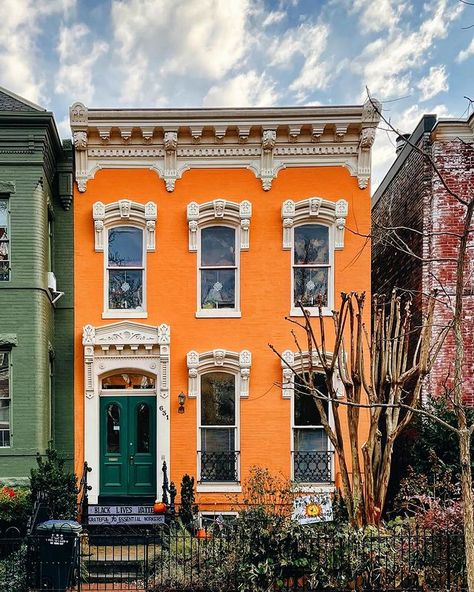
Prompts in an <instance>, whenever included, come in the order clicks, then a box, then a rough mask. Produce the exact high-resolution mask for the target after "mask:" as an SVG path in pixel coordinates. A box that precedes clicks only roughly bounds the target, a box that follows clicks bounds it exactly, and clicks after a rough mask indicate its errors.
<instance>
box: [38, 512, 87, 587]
mask: <svg viewBox="0 0 474 592" xmlns="http://www.w3.org/2000/svg"><path fill="white" fill-rule="evenodd" d="M81 531H82V526H81V525H80V524H79V523H78V522H75V521H74V520H47V521H46V522H43V523H41V524H39V525H38V526H37V527H36V531H35V534H36V535H37V542H38V572H37V575H38V577H37V581H38V584H39V589H40V590H45V591H48V592H65V590H66V589H67V588H68V587H69V586H70V585H71V583H72V578H73V575H74V567H75V562H76V560H77V557H78V555H77V553H78V551H79V534H80V533H81Z"/></svg>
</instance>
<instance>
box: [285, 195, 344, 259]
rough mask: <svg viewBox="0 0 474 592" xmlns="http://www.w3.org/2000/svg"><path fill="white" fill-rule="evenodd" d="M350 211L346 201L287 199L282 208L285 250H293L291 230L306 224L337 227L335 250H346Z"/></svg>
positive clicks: (316, 198)
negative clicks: (318, 223)
mask: <svg viewBox="0 0 474 592" xmlns="http://www.w3.org/2000/svg"><path fill="white" fill-rule="evenodd" d="M348 211H349V204H348V203H347V201H346V200H345V199H339V200H338V201H337V202H333V201H329V200H327V199H323V198H322V197H310V198H309V199H303V200H301V201H296V202H295V201H293V200H291V199H287V200H286V201H285V202H284V203H283V205H282V208H281V218H282V221H283V248H284V249H291V247H292V242H293V239H292V233H291V229H292V228H293V226H295V225H297V224H302V223H304V222H307V223H311V222H315V223H317V222H322V223H325V224H328V225H329V226H332V225H334V226H335V233H334V234H335V236H334V249H335V250H340V249H343V248H344V228H345V225H346V218H347V214H348Z"/></svg>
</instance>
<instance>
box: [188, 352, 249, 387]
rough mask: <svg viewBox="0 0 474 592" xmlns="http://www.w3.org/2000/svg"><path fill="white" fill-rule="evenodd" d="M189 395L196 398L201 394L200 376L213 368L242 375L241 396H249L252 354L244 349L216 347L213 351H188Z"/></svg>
mask: <svg viewBox="0 0 474 592" xmlns="http://www.w3.org/2000/svg"><path fill="white" fill-rule="evenodd" d="M186 358H187V365H188V377H189V385H188V396H189V397H191V398H195V397H197V396H198V394H199V388H200V386H199V377H200V376H201V375H202V374H204V373H205V372H209V371H212V370H222V371H224V372H225V371H229V372H231V373H233V374H236V375H238V376H239V377H240V381H239V383H240V397H241V398H247V397H248V396H249V382H250V368H251V366H252V354H251V353H250V352H249V351H248V350H246V349H243V350H242V351H240V352H234V351H229V350H226V349H214V350H211V351H207V352H203V353H198V352H197V351H190V352H188V354H187V356H186Z"/></svg>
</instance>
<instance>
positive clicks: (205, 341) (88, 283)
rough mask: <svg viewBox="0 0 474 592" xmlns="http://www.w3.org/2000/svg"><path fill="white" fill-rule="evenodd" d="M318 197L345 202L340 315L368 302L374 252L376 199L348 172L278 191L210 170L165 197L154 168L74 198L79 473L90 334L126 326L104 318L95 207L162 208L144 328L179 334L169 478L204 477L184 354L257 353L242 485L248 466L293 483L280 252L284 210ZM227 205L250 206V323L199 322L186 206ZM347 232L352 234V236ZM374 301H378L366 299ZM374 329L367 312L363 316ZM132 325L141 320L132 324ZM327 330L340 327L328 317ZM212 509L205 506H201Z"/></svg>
mask: <svg viewBox="0 0 474 592" xmlns="http://www.w3.org/2000/svg"><path fill="white" fill-rule="evenodd" d="M313 196H320V197H323V198H325V199H329V200H332V201H337V200H338V199H340V198H344V199H346V200H347V201H348V202H349V215H348V218H347V224H346V227H347V228H346V232H345V247H344V249H343V250H341V251H336V253H335V291H334V294H335V306H336V307H337V306H338V303H339V297H338V295H339V293H340V292H341V291H351V290H357V291H363V290H365V291H366V292H367V293H368V296H369V293H370V244H369V243H368V242H367V241H366V239H365V238H363V236H359V235H358V234H354V233H352V232H350V230H355V231H357V233H360V234H361V235H364V234H368V233H369V231H370V192H369V189H366V190H360V189H359V188H358V185H357V178H356V177H351V176H350V174H349V172H348V171H347V170H346V169H345V168H342V167H314V168H299V169H298V168H289V169H286V170H282V171H281V172H280V173H279V175H278V177H277V179H276V180H275V181H274V182H273V187H272V189H271V190H270V191H268V192H265V191H263V190H262V187H261V182H260V181H259V180H258V179H256V178H255V176H254V174H253V173H252V172H250V171H247V170H234V169H226V170H223V169H218V170H216V169H213V170H211V169H206V170H191V171H188V172H186V173H185V174H184V175H183V177H182V179H181V180H179V181H178V182H177V183H176V188H175V190H174V192H172V193H168V192H167V191H166V189H165V185H164V182H163V181H162V180H161V179H160V178H159V177H158V176H157V175H156V173H154V172H152V171H149V170H141V169H127V170H122V169H120V170H102V171H99V172H98V173H97V174H96V177H95V179H93V180H91V181H89V182H88V185H87V191H86V192H85V193H79V192H78V191H77V190H76V193H75V197H74V222H75V231H74V234H75V250H74V258H75V259H74V264H75V451H76V453H75V454H76V459H75V460H76V471H77V472H78V473H80V471H81V467H82V463H83V461H84V458H83V455H84V428H83V426H84V406H83V401H84V376H83V375H84V361H83V347H82V341H81V340H82V329H83V326H84V325H85V324H88V323H90V324H92V325H96V326H97V325H104V324H109V323H113V322H117V321H118V320H120V319H116V320H115V319H106V320H104V319H102V317H101V315H102V312H103V290H104V277H103V275H104V272H103V269H104V267H103V261H104V259H103V258H104V254H103V253H96V252H95V250H94V232H93V220H92V205H93V203H94V202H96V201H98V200H100V201H103V202H105V203H109V202H113V201H116V200H118V199H124V198H126V199H131V200H133V201H137V202H141V203H146V202H148V201H154V202H155V203H157V204H158V219H157V224H156V252H154V253H148V254H147V286H146V289H147V309H148V318H147V319H137V320H136V322H139V323H140V322H142V323H145V324H147V325H159V324H161V323H166V324H169V325H170V326H171V348H170V351H171V384H170V387H171V390H170V396H171V417H170V421H171V463H170V464H171V479H172V480H174V481H175V483H177V484H179V482H180V481H181V476H182V475H183V474H184V473H189V474H191V475H196V401H195V400H189V399H188V400H187V401H186V412H185V413H184V414H182V415H178V413H177V407H178V404H177V395H178V393H179V392H180V391H183V392H187V390H188V375H187V367H186V353H187V352H188V351H189V350H192V349H194V350H197V351H208V350H212V349H215V348H226V349H229V350H233V351H239V350H241V349H249V350H250V351H251V352H252V368H251V374H250V396H249V399H247V400H241V423H240V426H241V432H240V434H241V435H240V441H241V479H242V480H245V478H246V476H247V475H248V470H249V467H250V466H252V465H262V466H266V467H268V468H269V469H270V470H272V471H275V472H283V473H284V474H286V475H289V471H290V452H289V451H290V401H288V400H284V399H283V398H282V396H281V390H280V389H279V388H278V387H277V386H272V385H273V384H274V383H275V382H280V381H281V365H280V361H279V360H278V359H277V358H276V356H275V355H274V354H273V353H272V352H271V351H270V349H269V348H268V345H267V344H268V343H269V342H270V343H272V344H274V345H275V346H276V347H277V348H278V349H279V350H280V351H282V350H284V349H292V350H294V349H295V347H294V343H293V340H292V337H291V335H290V330H291V328H292V327H291V326H290V324H289V323H288V322H287V321H285V320H284V317H285V315H288V314H289V309H290V270H291V267H290V266H291V260H290V256H291V252H290V251H284V250H283V249H282V220H281V205H282V203H283V201H284V200H286V199H293V200H295V201H298V200H301V199H305V198H308V197H313ZM216 198H224V199H228V200H232V201H237V202H240V201H242V200H244V199H248V200H250V201H251V202H252V218H251V224H250V249H249V251H245V252H242V253H241V310H242V318H236V319H196V318H195V312H196V289H197V287H196V265H197V255H196V253H192V252H189V251H188V227H187V222H186V206H187V204H188V203H189V202H190V201H197V202H198V203H202V202H207V201H210V200H213V199H216ZM348 229H350V230H348ZM369 302H370V300H369ZM366 314H367V318H366V322H367V323H369V322H370V321H369V317H368V315H369V307H367V309H366ZM131 320H133V319H131ZM326 320H327V325H328V327H331V326H332V319H330V318H328V319H326ZM227 500H228V497H227V496H226V495H224V494H203V493H201V494H199V495H198V501H199V502H200V503H201V504H202V505H201V508H202V509H203V508H205V507H206V506H207V507H208V508H211V507H215V506H214V504H215V503H218V502H226V501H227ZM204 504H205V505H204Z"/></svg>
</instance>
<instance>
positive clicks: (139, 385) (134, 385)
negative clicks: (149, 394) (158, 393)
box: [102, 372, 155, 390]
mask: <svg viewBox="0 0 474 592" xmlns="http://www.w3.org/2000/svg"><path fill="white" fill-rule="evenodd" d="M102 388H103V389H126V390H137V389H154V388H155V379H154V378H151V377H150V376H145V375H144V374H131V373H129V372H121V373H120V374H112V375H111V376H107V377H105V378H103V379H102Z"/></svg>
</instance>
